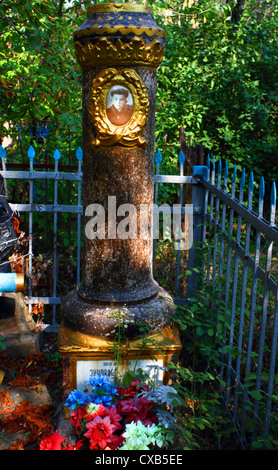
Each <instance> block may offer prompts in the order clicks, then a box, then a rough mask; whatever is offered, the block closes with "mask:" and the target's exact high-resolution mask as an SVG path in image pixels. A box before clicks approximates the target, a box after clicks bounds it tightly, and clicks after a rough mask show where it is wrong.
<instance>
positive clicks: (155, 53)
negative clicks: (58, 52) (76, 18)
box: [74, 3, 166, 70]
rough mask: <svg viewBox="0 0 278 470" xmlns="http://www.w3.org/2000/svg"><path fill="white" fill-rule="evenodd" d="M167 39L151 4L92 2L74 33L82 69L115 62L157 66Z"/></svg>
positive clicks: (106, 65) (118, 63)
mask: <svg viewBox="0 0 278 470" xmlns="http://www.w3.org/2000/svg"><path fill="white" fill-rule="evenodd" d="M165 43H166V34H165V31H164V30H163V29H162V28H161V27H159V26H158V25H157V24H156V23H155V21H154V17H153V13H152V10H151V8H150V7H148V6H145V5H137V4H117V3H115V4H107V3H106V4H100V5H93V6H91V7H90V8H88V10H87V18H86V20H85V22H84V23H83V25H82V26H81V27H80V28H79V29H78V30H76V31H75V33H74V44H75V50H76V56H77V60H78V63H79V64H80V66H81V68H82V70H88V69H90V68H91V67H95V66H104V67H110V66H112V65H114V66H115V65H120V66H121V65H123V66H136V65H138V66H145V67H150V68H153V69H156V68H157V67H158V66H159V64H160V63H161V61H162V58H163V54H164V50H165Z"/></svg>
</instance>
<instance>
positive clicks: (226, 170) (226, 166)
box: [224, 161, 229, 179]
mask: <svg viewBox="0 0 278 470" xmlns="http://www.w3.org/2000/svg"><path fill="white" fill-rule="evenodd" d="M228 172H229V162H228V161H226V163H225V172H224V177H225V179H227V178H228Z"/></svg>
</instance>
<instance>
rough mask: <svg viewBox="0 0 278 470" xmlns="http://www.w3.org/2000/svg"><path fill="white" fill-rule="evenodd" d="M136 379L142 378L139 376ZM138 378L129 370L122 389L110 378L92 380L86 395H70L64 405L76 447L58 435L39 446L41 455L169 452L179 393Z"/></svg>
mask: <svg viewBox="0 0 278 470" xmlns="http://www.w3.org/2000/svg"><path fill="white" fill-rule="evenodd" d="M141 372H142V371H141ZM140 375H141V378H142V377H143V374H142V373H141V374H140ZM141 378H138V376H136V375H135V373H131V371H129V372H128V374H127V375H126V377H125V380H124V381H123V383H125V384H126V385H123V384H121V386H116V385H115V383H114V382H112V381H111V379H109V377H108V375H103V374H95V375H93V376H92V377H90V378H89V382H88V390H86V393H85V392H82V391H79V390H74V391H72V392H70V393H69V395H68V398H67V400H66V402H65V406H66V407H69V416H70V423H71V424H72V426H73V427H74V430H75V432H76V440H77V441H76V443H75V444H70V445H67V444H66V438H65V437H64V436H59V432H58V431H57V432H56V433H54V434H53V435H52V436H50V437H48V438H46V439H44V440H42V441H41V443H40V450H50V449H53V448H55V449H56V450H58V449H59V450H79V449H80V450H138V449H139V450H149V449H155V448H156V449H158V448H160V449H161V448H163V449H165V448H167V447H169V445H170V443H171V442H172V441H173V437H174V426H175V418H174V414H173V411H174V405H177V404H179V403H180V401H179V398H178V394H177V392H176V390H175V389H174V387H172V386H169V385H156V384H152V383H151V382H150V381H149V382H145V381H142V379H141ZM127 379H128V380H127ZM90 388H91V389H92V390H91V391H90V390H89V389H90Z"/></svg>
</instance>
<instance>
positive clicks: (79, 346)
mask: <svg viewBox="0 0 278 470" xmlns="http://www.w3.org/2000/svg"><path fill="white" fill-rule="evenodd" d="M58 349H59V353H60V354H61V356H62V357H63V358H64V359H65V358H68V360H69V383H68V384H67V385H68V387H69V389H70V390H75V389H76V387H77V378H76V369H77V362H78V361H83V360H85V361H86V360H89V361H91V360H94V361H100V360H112V361H113V360H115V342H113V341H111V340H108V339H104V338H99V337H95V336H90V335H86V334H83V333H79V332H77V331H72V330H70V329H69V328H66V327H65V326H64V325H63V324H62V325H61V326H60V328H59V332H58ZM181 350H182V344H181V337H180V331H179V329H178V328H177V326H176V325H173V326H168V327H167V328H165V329H163V330H162V331H161V332H156V333H153V334H151V335H149V336H148V337H144V338H136V339H132V340H129V341H127V342H125V343H124V344H122V345H121V351H122V360H123V363H122V366H124V364H127V363H128V361H129V360H137V359H138V358H140V360H147V359H150V360H153V358H154V357H155V358H156V359H163V365H164V366H165V367H167V364H168V363H169V362H173V361H175V360H176V359H177V358H178V356H179V354H180V352H181ZM175 358H176V359H175ZM168 381H169V373H168V372H165V374H164V377H163V383H164V384H165V385H167V383H168Z"/></svg>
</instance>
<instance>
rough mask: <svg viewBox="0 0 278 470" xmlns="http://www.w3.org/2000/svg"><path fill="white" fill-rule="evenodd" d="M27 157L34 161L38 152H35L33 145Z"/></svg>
mask: <svg viewBox="0 0 278 470" xmlns="http://www.w3.org/2000/svg"><path fill="white" fill-rule="evenodd" d="M27 155H28V158H29V160H31V161H33V160H34V157H35V155H36V152H35V150H34V148H33V147H32V145H30V147H29V149H28V152H27Z"/></svg>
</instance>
